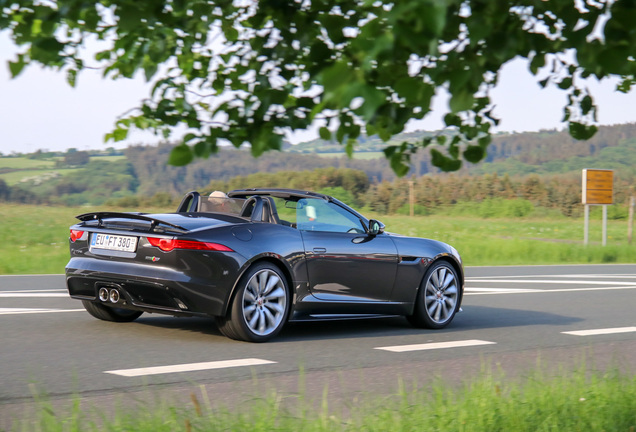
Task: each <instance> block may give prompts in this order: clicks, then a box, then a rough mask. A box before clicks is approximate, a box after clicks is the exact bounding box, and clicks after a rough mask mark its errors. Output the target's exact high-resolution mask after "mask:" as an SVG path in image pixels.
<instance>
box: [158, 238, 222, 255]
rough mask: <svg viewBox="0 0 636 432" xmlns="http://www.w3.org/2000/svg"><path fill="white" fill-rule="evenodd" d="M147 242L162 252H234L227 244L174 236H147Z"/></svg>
mask: <svg viewBox="0 0 636 432" xmlns="http://www.w3.org/2000/svg"><path fill="white" fill-rule="evenodd" d="M148 242H149V243H150V244H151V245H153V246H155V247H158V248H159V249H161V250H162V251H164V252H170V251H171V250H174V249H189V250H207V251H217V252H234V251H233V250H232V249H230V248H229V247H227V246H224V245H222V244H218V243H209V242H199V241H193V240H179V239H175V238H157V237H148Z"/></svg>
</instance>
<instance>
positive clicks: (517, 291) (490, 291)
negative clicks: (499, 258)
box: [464, 286, 636, 295]
mask: <svg viewBox="0 0 636 432" xmlns="http://www.w3.org/2000/svg"><path fill="white" fill-rule="evenodd" d="M633 289H636V286H617V287H599V288H563V289H524V288H493V289H489V288H484V289H483V290H485V291H480V290H479V289H475V288H471V287H466V288H464V292H465V294H466V295H493V294H528V293H532V294H536V293H542V294H548V293H564V292H577V291H614V290H633Z"/></svg>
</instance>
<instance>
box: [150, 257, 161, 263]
mask: <svg viewBox="0 0 636 432" xmlns="http://www.w3.org/2000/svg"><path fill="white" fill-rule="evenodd" d="M146 259H147V260H148V261H152V262H157V261H159V260H160V259H161V258H159V257H156V256H147V257H146Z"/></svg>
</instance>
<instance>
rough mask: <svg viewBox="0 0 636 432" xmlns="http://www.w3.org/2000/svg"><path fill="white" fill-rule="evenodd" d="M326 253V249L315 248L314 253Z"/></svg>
mask: <svg viewBox="0 0 636 432" xmlns="http://www.w3.org/2000/svg"><path fill="white" fill-rule="evenodd" d="M325 252H327V248H321V247H315V248H314V253H325Z"/></svg>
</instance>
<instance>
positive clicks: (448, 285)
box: [407, 261, 461, 329]
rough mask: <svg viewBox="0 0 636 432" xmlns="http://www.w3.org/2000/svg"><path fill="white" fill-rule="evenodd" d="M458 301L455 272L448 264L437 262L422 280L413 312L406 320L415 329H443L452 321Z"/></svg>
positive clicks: (459, 297)
mask: <svg viewBox="0 0 636 432" xmlns="http://www.w3.org/2000/svg"><path fill="white" fill-rule="evenodd" d="M460 300H461V292H460V286H459V278H458V277H457V272H456V271H455V269H454V268H453V266H452V265H451V264H450V263H448V262H446V261H438V262H437V263H435V264H433V265H432V266H431V267H430V268H429V269H428V271H427V272H426V275H425V276H424V279H422V285H421V286H420V290H419V292H418V294H417V301H416V303H415V310H414V312H413V315H411V316H408V317H407V319H408V320H409V322H410V323H411V324H413V325H414V326H416V327H426V328H431V329H441V328H444V327H446V326H447V325H448V324H450V322H451V321H452V320H453V317H454V316H455V314H456V313H457V310H458V308H459V303H460Z"/></svg>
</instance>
